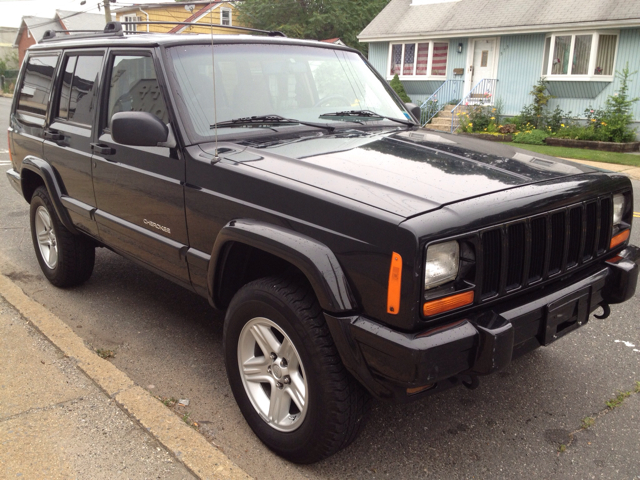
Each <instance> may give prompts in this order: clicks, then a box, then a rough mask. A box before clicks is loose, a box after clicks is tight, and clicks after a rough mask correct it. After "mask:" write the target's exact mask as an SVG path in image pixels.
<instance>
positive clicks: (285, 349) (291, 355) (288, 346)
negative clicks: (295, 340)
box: [276, 338, 298, 370]
mask: <svg viewBox="0 0 640 480" xmlns="http://www.w3.org/2000/svg"><path fill="white" fill-rule="evenodd" d="M276 353H277V354H278V356H279V357H280V358H286V359H287V362H288V363H289V369H290V370H296V369H297V368H298V356H297V355H296V351H295V349H294V348H293V344H292V343H291V340H289V339H288V338H285V339H284V340H283V341H282V344H281V345H280V348H279V349H278V351H277V352H276Z"/></svg>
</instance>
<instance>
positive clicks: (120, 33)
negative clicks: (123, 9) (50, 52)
mask: <svg viewBox="0 0 640 480" xmlns="http://www.w3.org/2000/svg"><path fill="white" fill-rule="evenodd" d="M123 25H185V26H198V27H215V28H226V29H229V30H240V31H245V32H255V33H264V34H266V35H269V36H270V37H286V35H285V34H284V33H282V32H278V31H269V30H259V29H257V28H248V27H233V26H231V25H218V24H215V23H199V22H109V23H107V24H106V25H105V27H104V30H47V31H46V32H44V36H43V37H42V40H41V42H53V41H56V42H58V41H62V40H78V39H81V38H103V37H124V36H125V33H126V34H142V33H144V34H146V33H156V32H138V31H133V32H127V31H125V30H124V29H123V28H122V26H123ZM58 33H65V34H67V35H64V36H57V35H56V34H58ZM70 33H72V34H73V35H68V34H70Z"/></svg>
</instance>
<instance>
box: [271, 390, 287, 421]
mask: <svg viewBox="0 0 640 480" xmlns="http://www.w3.org/2000/svg"><path fill="white" fill-rule="evenodd" d="M270 400H271V402H270V403H269V420H270V421H272V422H273V423H275V424H280V423H281V422H282V420H284V419H285V417H286V416H287V415H288V414H289V407H290V406H291V399H290V397H289V395H286V394H285V393H284V391H282V390H280V389H279V388H272V389H271V399H270Z"/></svg>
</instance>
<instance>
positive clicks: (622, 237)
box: [609, 230, 629, 249]
mask: <svg viewBox="0 0 640 480" xmlns="http://www.w3.org/2000/svg"><path fill="white" fill-rule="evenodd" d="M627 240H629V230H625V231H624V232H620V233H619V234H617V235H616V236H615V237H613V238H612V239H611V243H610V244H609V248H610V249H611V248H613V247H617V246H618V245H620V244H621V243H623V242H626V241H627Z"/></svg>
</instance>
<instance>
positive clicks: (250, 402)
mask: <svg viewBox="0 0 640 480" xmlns="http://www.w3.org/2000/svg"><path fill="white" fill-rule="evenodd" d="M224 350H225V360H226V368H227V376H228V378H229V383H230V385H231V390H232V391H233V395H234V397H235V399H236V401H237V402H238V406H239V407H240V410H241V411H242V414H243V415H244V417H245V419H246V420H247V423H248V424H249V426H250V427H251V428H252V429H253V431H254V432H255V434H256V435H257V436H258V438H260V440H262V442H263V443H265V444H266V445H267V447H269V448H270V449H271V450H273V451H274V452H275V453H277V454H278V455H280V456H282V457H284V458H286V459H287V460H290V461H292V462H295V463H313V462H317V461H319V460H322V459H323V458H326V457H328V456H330V455H332V454H334V453H336V452H337V451H338V450H340V449H342V448H345V447H346V446H347V445H349V444H350V443H351V442H352V441H353V440H354V439H355V438H356V437H357V435H358V433H359V432H360V430H361V428H362V427H363V425H364V423H365V419H366V414H367V413H368V410H369V400H370V397H369V394H368V393H367V392H366V391H365V390H364V389H363V388H362V386H361V385H360V384H359V383H358V382H356V380H355V379H354V378H353V377H352V376H351V375H350V374H349V373H348V372H347V371H346V369H345V368H344V366H343V364H342V361H341V360H340V356H339V354H338V352H337V350H336V347H335V345H334V344H333V340H332V338H331V334H330V333H329V329H328V327H327V325H326V323H325V321H324V317H323V315H322V311H321V309H320V306H319V305H318V302H317V300H316V298H315V296H314V294H313V291H312V290H311V289H310V288H309V287H308V285H307V284H306V282H304V279H299V278H296V277H267V278H263V279H260V280H256V281H254V282H251V283H249V284H247V285H245V286H244V287H242V288H241V289H240V290H239V291H238V293H237V294H236V295H235V296H234V298H233V300H232V302H231V305H230V306H229V309H228V311H227V315H226V318H225V326H224Z"/></svg>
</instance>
